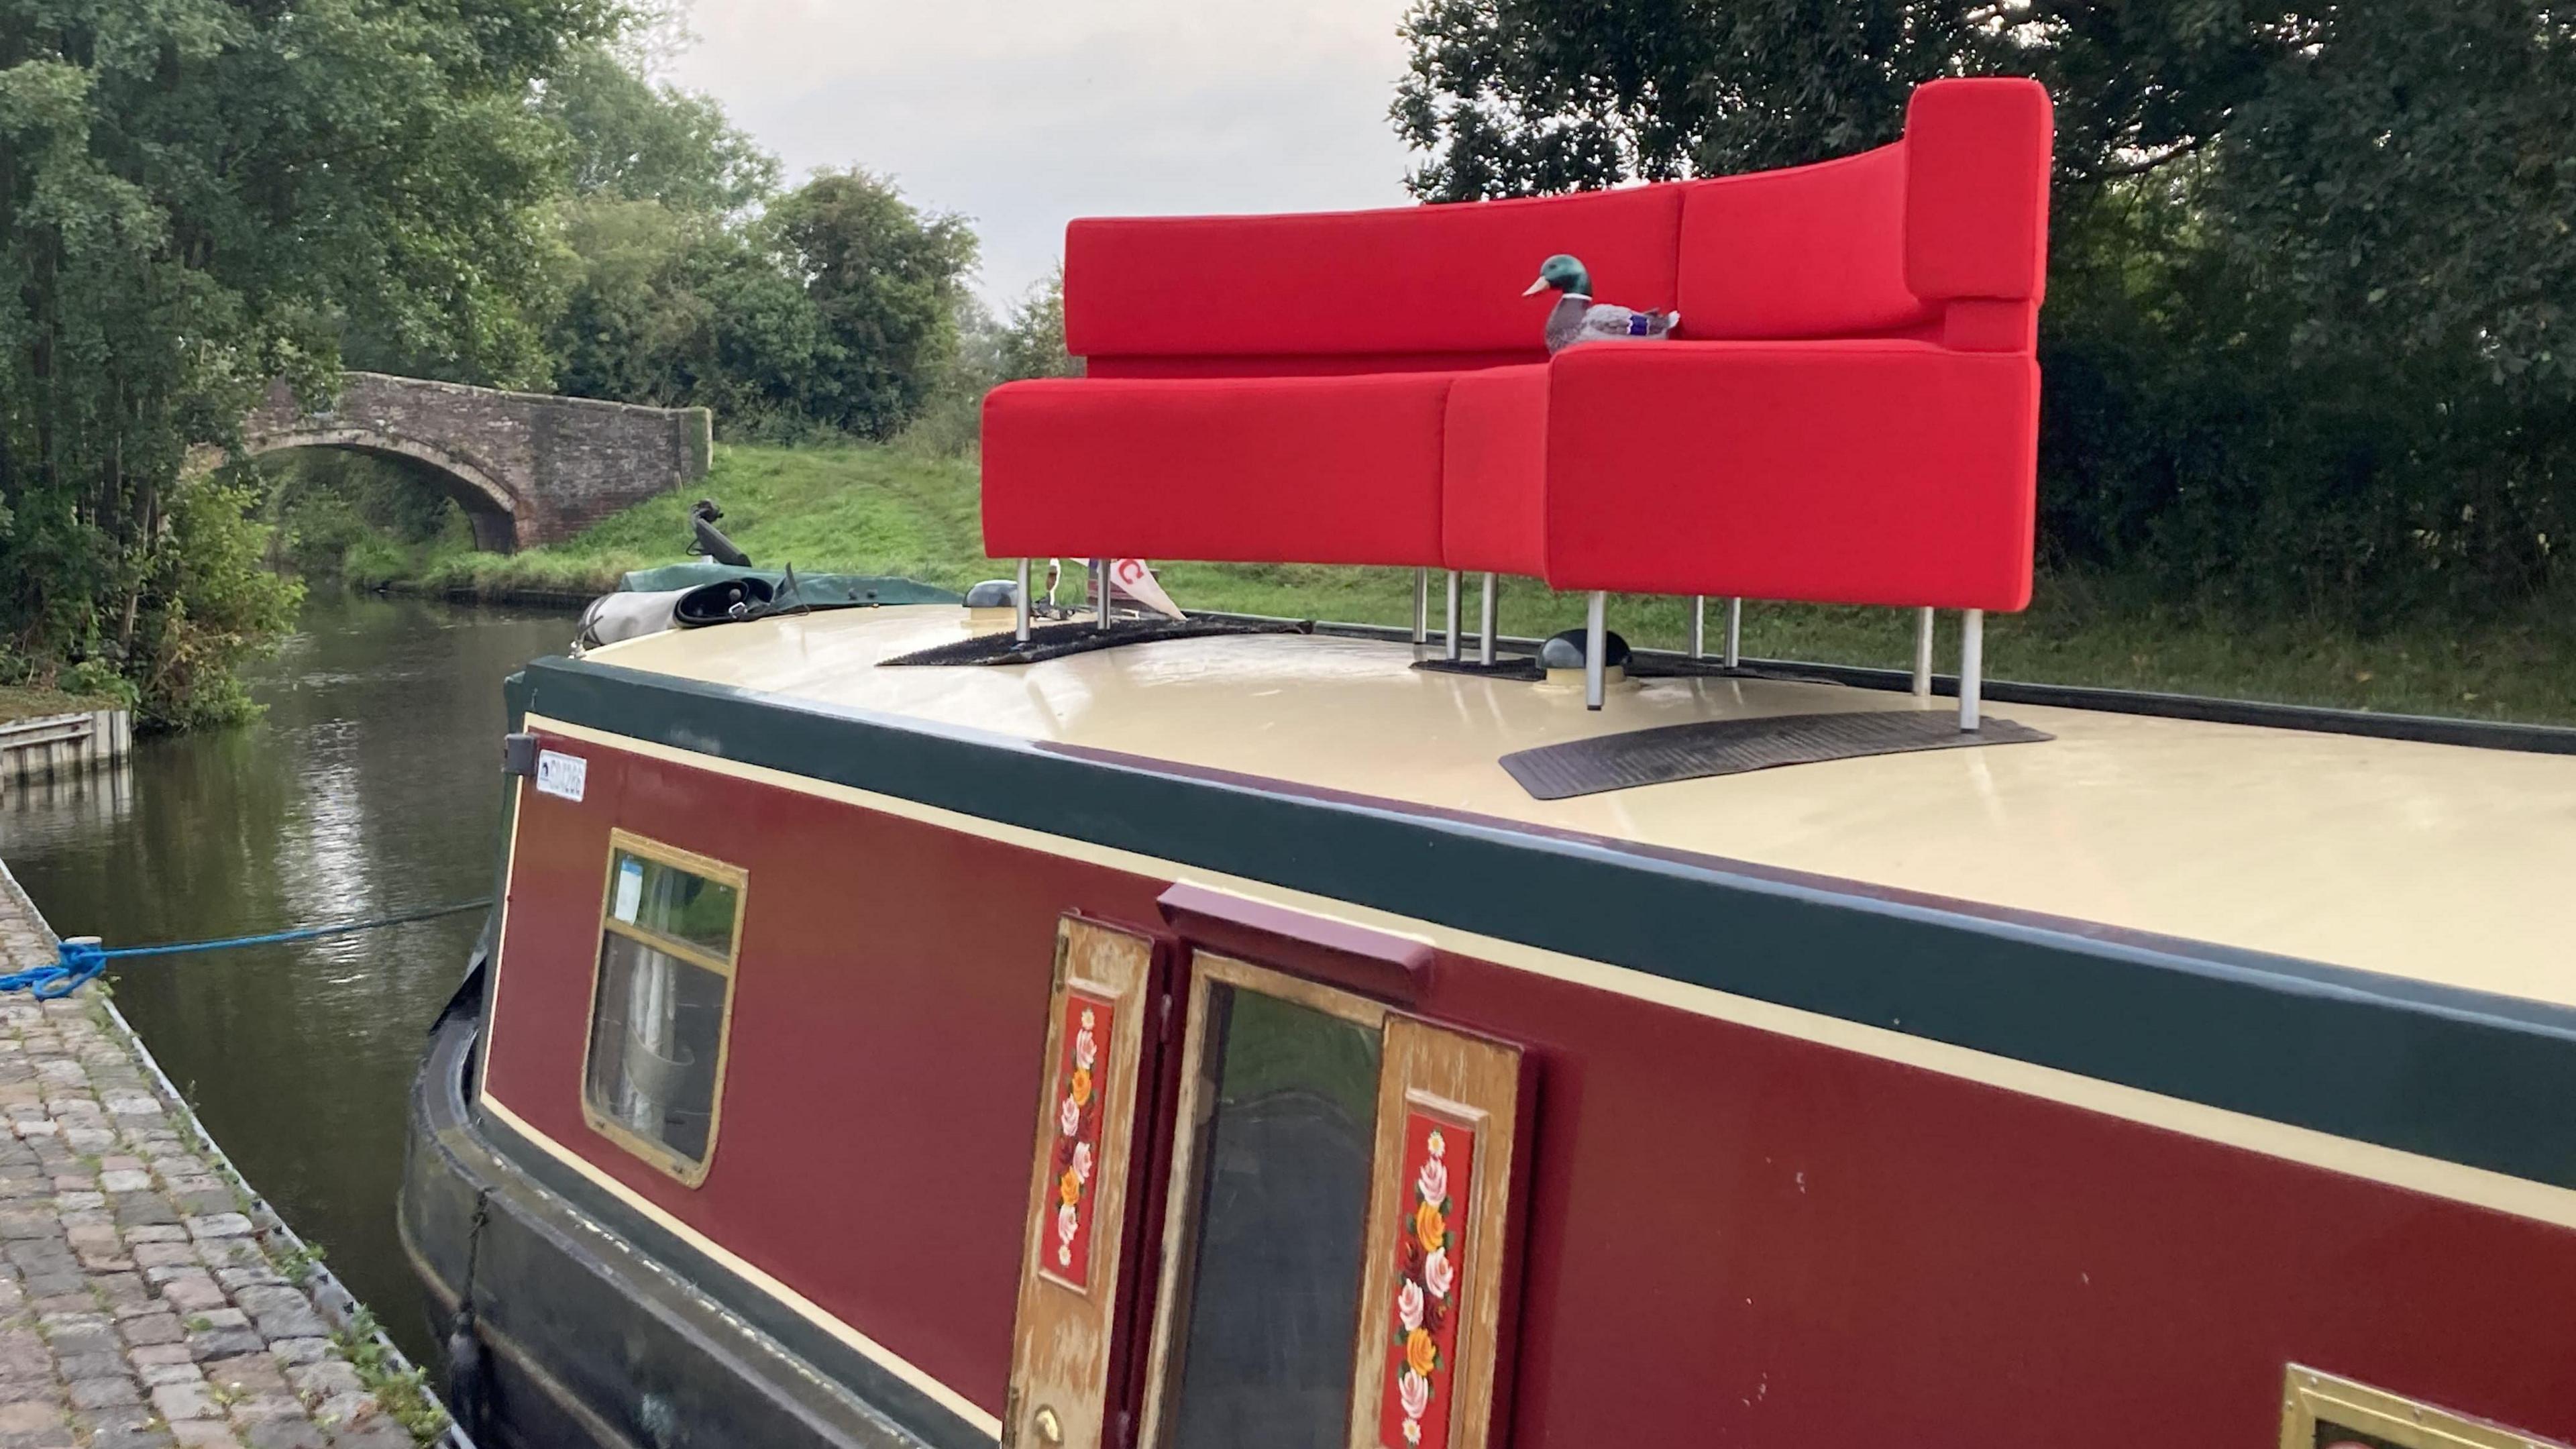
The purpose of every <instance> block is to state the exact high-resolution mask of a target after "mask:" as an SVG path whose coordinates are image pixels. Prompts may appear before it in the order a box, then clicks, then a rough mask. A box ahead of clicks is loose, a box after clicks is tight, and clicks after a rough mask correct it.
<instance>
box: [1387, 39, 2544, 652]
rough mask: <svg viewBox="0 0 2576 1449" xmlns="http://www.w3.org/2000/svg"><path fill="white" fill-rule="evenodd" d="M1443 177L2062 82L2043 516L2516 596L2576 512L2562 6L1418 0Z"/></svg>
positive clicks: (1471, 180)
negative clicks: (2009, 84) (1931, 86)
mask: <svg viewBox="0 0 2576 1449" xmlns="http://www.w3.org/2000/svg"><path fill="white" fill-rule="evenodd" d="M1404 33H1405V36H1406V38H1407V41H1408V43H1409V45H1410V47H1411V64H1410V69H1409V72H1408V74H1407V76H1406V77H1405V79H1404V81H1403V82H1402V84H1401V85H1400V87H1399V91H1398V97H1397V100H1396V103H1395V106H1394V108H1393V112H1392V119H1393V120H1394V122H1395V125H1396V127H1397V129H1398V131H1399V132H1400V133H1401V134H1402V135H1403V136H1404V137H1405V139H1407V140H1408V141H1409V142H1411V143H1412V144H1413V145H1414V146H1415V147H1416V148H1417V149H1418V150H1420V151H1421V152H1422V153H1423V155H1424V160H1423V162H1422V163H1421V165H1420V167H1419V168H1418V169H1417V170H1416V172H1415V174H1414V177H1413V180H1412V185H1413V188H1414V190H1415V192H1416V194H1418V195H1420V196H1422V197H1423V198H1424V199H1426V200H1434V201H1447V200H1464V199H1469V198H1475V197H1486V196H1504V195H1526V194H1537V193H1543V192H1551V191H1562V190H1569V189H1574V188H1578V187H1594V186H1605V185H1610V184H1614V183H1617V182H1620V181H1625V180H1630V179H1638V178H1647V179H1663V178H1675V177H1685V176H1692V175H1707V174H1721V173H1727V172H1734V171H1742V170H1748V169H1755V168H1761V167H1769V166H1779V165H1786V164H1793V163H1797V162H1803V161H1812V160H1820V159H1825V158H1827V157H1831V156H1835V155H1841V154H1847V153H1849V152H1852V151H1856V150H1860V149H1863V148H1866V147H1869V146H1873V145H1877V144H1880V143H1883V142H1885V141H1889V140H1892V139H1894V138H1895V137H1896V135H1897V134H1898V133H1899V129H1900V127H1901V124H1902V118H1903V107H1904V98H1905V96H1906V94H1907V92H1909V91H1910V90H1911V89H1912V87H1913V86H1914V85H1916V84H1918V83H1920V82H1922V81H1926V80H1931V79H1934V78H1937V77H1941V76H1948V75H1973V74H1998V73H2002V74H2028V75H2035V76H2037V77H2039V78H2040V79H2041V80H2042V81H2043V82H2045V83H2046V84H2047V85H2048V87H2049V90H2050V93H2051V94H2052V96H2053V97H2054V98H2055V100H2056V104H2057V124H2058V132H2057V154H2056V176H2055V183H2054V187H2053V195H2052V205H2051V237H2050V284H2049V301H2048V305H2047V306H2046V308H2045V309H2044V310H2043V312H2042V314H2041V361H2042V365H2043V369H2044V376H2045V378H2046V387H2047V397H2046V398H2045V400H2044V401H2043V405H2042V408H2041V417H2042V428H2043V434H2042V439H2041V460H2042V482H2041V502H2042V539H2041V542H2042V546H2043V550H2044V556H2045V557H2048V558H2051V559H2054V560H2057V561H2059V562H2076V563H2086V564H2100V565H2108V566H2113V567H2120V568H2135V569H2140V570H2143V571H2145V572H2147V573H2149V574H2151V575H2153V576H2154V577H2157V578H2159V579H2161V580H2163V581H2164V582H2165V583H2167V584H2169V585H2173V586H2177V587H2181V588H2188V589H2191V590H2196V591H2207V592H2215V593H2218V594H2222V595H2228V596H2232V597H2235V598H2238V599H2241V600H2244V601H2247V602H2252V603H2258V604H2261V605H2263V606H2265V607H2271V608H2283V607H2315V608H2325V609H2332V610H2338V611H2344V612H2348V613H2352V614H2356V615H2359V616H2360V617H2362V618H2364V619H2368V618H2372V617H2392V616H2394V615H2395V614H2397V613H2398V612H2400V611H2402V610H2403V609H2404V608H2406V607H2408V606H2409V605H2410V604H2411V603H2415V602H2421V601H2439V602H2442V603H2445V604H2449V605H2452V606H2455V607H2461V608H2468V609H2488V608H2495V607H2499V606H2502V605H2504V604H2507V603H2510V602H2512V601H2514V600H2516V599H2518V598H2521V597H2524V596H2526V595H2528V594H2529V593H2530V592H2532V591H2533V590H2536V589H2539V588H2543V587H2546V586H2548V585H2549V583H2550V581H2551V580H2552V579H2553V578H2554V577H2558V576H2562V575H2563V573H2564V568H2563V565H2561V564H2559V563H2558V562H2557V561H2558V559H2560V558H2561V557H2563V556H2564V554H2565V552H2566V539H2567V538H2568V537H2569V534H2570V530H2571V528H2576V498H2571V492H2576V429H2571V428H2570V427H2569V426H2568V424H2569V423H2570V422H2571V421H2576V373H2571V370H2570V358H2569V349H2568V348H2567V346H2566V345H2565V343H2564V341H2563V339H2562V337H2561V336H2560V335H2559V334H2561V333H2563V332H2564V331H2565V329H2566V327H2567V325H2568V316H2567V312H2566V303H2565V301H2564V299H2566V298H2568V297H2570V296H2576V246H2571V245H2570V240H2571V236H2576V232H2572V231H2571V228H2576V163H2571V162H2570V161H2569V160H2568V159H2567V157H2568V151H2567V147H2566V144H2565V137H2566V136H2567V135H2568V134H2569V131H2570V129H2571V123H2576V20H2571V18H2570V17H2569V16H2568V15H2567V14H2566V13H2565V12H2564V11H2563V10H2551V9H2548V8H2544V7H2542V6H2541V5H2539V4H2536V3H2533V0H2463V3H2459V4H2451V3H2444V0H2379V3H2374V4H2370V5H2328V6H2324V7H2303V8H2300V9H2295V10H2294V9H2292V8H2290V7H2288V6H2286V5H2284V4H2280V3H2275V0H2211V3H2194V4H2177V5H2138V4H2120V3H2107V0H2091V3H2087V0H2024V3H2011V0H2005V3H1993V0H1989V3H1965V0H1855V3H1849V4H1832V5H1828V4H1824V3H1821V0H1689V3H1685V0H1596V3H1591V4H1586V5H1581V6H1567V5H1557V4H1550V3H1546V0H1416V3H1415V4H1414V7H1413V9H1412V10H1411V11H1410V12H1409V14H1408V17H1407V19H1406V22H1405V26H1404Z"/></svg>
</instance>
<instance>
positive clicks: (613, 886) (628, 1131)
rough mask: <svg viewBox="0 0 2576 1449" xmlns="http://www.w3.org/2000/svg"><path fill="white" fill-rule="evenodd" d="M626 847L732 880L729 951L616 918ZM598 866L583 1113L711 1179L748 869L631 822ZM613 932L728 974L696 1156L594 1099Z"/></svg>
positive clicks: (659, 1164)
mask: <svg viewBox="0 0 2576 1449" xmlns="http://www.w3.org/2000/svg"><path fill="white" fill-rule="evenodd" d="M621 854H622V855H632V856H635V857H636V858H638V859H641V860H649V861H653V862H655V863H656V864H659V865H664V866H668V867H670V868H671V869H673V870H678V871H682V872H685V873H687V874H689V875H693V876H697V877H699V878H700V879H702V880H706V881H709V882H712V883H714V884H717V885H722V886H729V887H731V888H732V890H733V925H732V928H731V931H730V932H729V934H728V945H727V949H726V952H725V954H724V955H723V956H721V957H719V956H717V955H715V954H714V953H712V952H710V951H708V950H707V949H706V948H705V947H703V946H699V945H696V944H694V943H692V942H688V941H681V940H675V939H673V938H671V937H669V936H665V935H663V934H661V933H660V932H658V931H651V930H647V929H645V928H643V927H641V926H637V925H631V924H629V923H627V922H625V921H621V920H618V919H617V916H616V911H615V909H614V907H615V905H616V901H617V857H618V856H620V855H621ZM601 873H602V876H603V877H604V879H603V881H602V883H601V886H600V893H599V932H598V935H597V937H596V939H595V940H594V941H593V944H592V947H591V953H590V1004H589V1006H588V1007H587V1008H586V1009H585V1011H584V1012H583V1017H582V1029H581V1065H580V1075H579V1077H578V1078H577V1079H576V1082H575V1089H576V1090H577V1091H578V1092H579V1093H580V1095H581V1119H582V1121H583V1122H584V1123H585V1124H587V1125H588V1126H589V1128H590V1130H591V1131H593V1132H596V1133H598V1134H599V1135H600V1136H602V1137H605V1138H607V1139H608V1140H609V1141H611V1142H614V1143H616V1144H617V1145H618V1146H619V1147H621V1148H623V1149H624V1150H625V1151H626V1152H628V1153H629V1154H631V1155H632V1156H634V1157H636V1158H639V1159H641V1160H642V1161H643V1162H645V1163H646V1164H648V1165H649V1166H651V1167H653V1168H654V1169H655V1170H656V1171H659V1172H661V1173H663V1174H665V1175H667V1176H669V1177H671V1178H673V1179H675V1180H676V1181H678V1182H679V1184H680V1185H681V1186H682V1187H690V1188H694V1187H697V1186H699V1185H700V1184H702V1183H704V1182H705V1181H706V1180H707V1172H708V1170H709V1169H710V1168H712V1167H713V1166H714V1165H715V1160H716V1142H717V1138H718V1134H719V1133H720V1132H721V1130H722V1128H723V1126H724V1088H725V1070H726V1068H727V1067H728V1066H729V1065H730V1064H731V1063H730V1059H731V1056H732V1053H733V1006H734V996H735V991H734V985H735V980H734V972H735V966H736V963H737V962H739V961H740V960H741V958H742V922H743V914H744V912H745V911H746V910H747V909H748V908H749V905H750V902H751V873H750V872H749V871H746V870H744V869H743V868H742V867H741V866H738V865H729V864H727V863H725V862H724V861H721V860H717V859H715V858H714V857H712V856H706V855H700V854H698V853H697V852H696V851H692V850H683V849H681V848H680V847H678V846H676V845H666V844H664V843H662V842H661V841H658V840H653V839H650V838H648V837H645V836H642V835H638V834H636V833H634V832H633V831H631V830H622V829H614V828H612V829H611V830H610V831H609V832H608V853H607V860H606V863H605V864H604V865H603V866H602V867H601ZM611 935H618V936H623V937H625V938H626V939H628V940H630V941H633V942H635V943H636V944H637V945H640V946H643V947H646V948H648V949H650V950H655V951H659V952H661V953H663V954H664V955H666V956H670V957H672V958H674V959H676V960H680V961H685V962H687V963H688V964H689V965H692V966H695V967H698V968H699V969H701V970H704V971H708V972H712V973H714V974H715V975H717V976H720V977H722V978H724V984H725V985H724V1010H723V1011H722V1012H721V1013H720V1014H719V1015H718V1017H717V1021H716V1067H715V1085H714V1087H713V1089H712V1091H711V1092H710V1094H709V1096H708V1099H707V1145H706V1150H705V1151H704V1152H702V1153H700V1154H699V1155H698V1156H697V1157H695V1158H694V1159H693V1158H689V1157H685V1156H682V1155H681V1154H680V1153H678V1152H675V1151H673V1150H672V1149H671V1148H670V1147H669V1146H668V1145H667V1144H664V1143H661V1142H657V1141H655V1140H653V1139H652V1138H650V1137H646V1136H644V1135H643V1134H642V1133H640V1132H637V1131H635V1130H634V1129H633V1128H631V1127H628V1126H627V1125H626V1124H625V1123H623V1122H620V1121H618V1120H617V1119H616V1118H614V1117H611V1116H610V1115H608V1114H607V1113H606V1112H603V1111H601V1110H600V1108H599V1104H598V1103H596V1102H594V1101H592V1100H591V1095H590V1058H591V1053H592V1051H593V1050H594V1049H595V1048H596V1047H597V1045H598V1041H599V981H600V975H601V972H602V971H603V970H604V969H605V968H606V963H607V957H608V937H609V936H611Z"/></svg>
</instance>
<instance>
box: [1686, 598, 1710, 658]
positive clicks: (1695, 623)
mask: <svg viewBox="0 0 2576 1449" xmlns="http://www.w3.org/2000/svg"><path fill="white" fill-rule="evenodd" d="M1690 657H1692V658H1693V659H1706V658H1707V657H1708V595H1706V594H1693V595H1691V617H1690Z"/></svg>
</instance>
